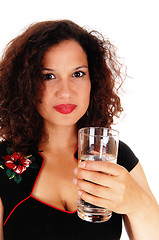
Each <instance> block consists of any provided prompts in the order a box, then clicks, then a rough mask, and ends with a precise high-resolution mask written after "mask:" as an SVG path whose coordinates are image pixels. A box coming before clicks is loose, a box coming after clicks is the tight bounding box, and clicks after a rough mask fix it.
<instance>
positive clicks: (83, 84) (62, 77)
mask: <svg viewBox="0 0 159 240" xmlns="http://www.w3.org/2000/svg"><path fill="white" fill-rule="evenodd" d="M43 77H44V90H43V94H42V98H41V102H40V103H38V106H37V108H38V112H39V114H40V115H41V116H42V117H43V119H44V123H45V126H46V125H47V126H49V125H51V126H54V127H55V126H59V125H60V126H70V125H74V124H75V123H76V122H77V121H78V120H79V119H80V118H81V117H82V116H83V115H84V114H85V112H86V111H87V108H88V105H89V99H90V90H91V82H90V76H89V69H88V61H87V56H86V53H85V52H84V50H83V49H82V47H81V46H80V45H79V43H77V42H76V41H74V40H65V41H62V42H61V43H59V44H57V45H54V46H53V47H51V48H50V49H49V50H48V51H47V52H46V53H45V55H44V59H43Z"/></svg>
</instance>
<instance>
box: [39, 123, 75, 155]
mask: <svg viewBox="0 0 159 240" xmlns="http://www.w3.org/2000/svg"><path fill="white" fill-rule="evenodd" d="M45 129H46V128H45ZM45 132H46V133H47V134H46V135H47V138H43V139H42V141H41V143H40V144H39V149H40V150H43V151H49V152H53V151H54V152H55V151H60V150H63V149H68V148H76V146H77V130H76V126H75V125H74V126H58V127H53V128H49V129H48V128H47V130H45Z"/></svg>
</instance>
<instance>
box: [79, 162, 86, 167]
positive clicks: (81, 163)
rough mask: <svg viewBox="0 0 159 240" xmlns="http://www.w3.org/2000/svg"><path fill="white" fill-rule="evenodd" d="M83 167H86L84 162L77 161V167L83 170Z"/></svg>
mask: <svg viewBox="0 0 159 240" xmlns="http://www.w3.org/2000/svg"><path fill="white" fill-rule="evenodd" d="M85 166H86V161H83V162H81V161H79V162H78V167H80V168H85Z"/></svg>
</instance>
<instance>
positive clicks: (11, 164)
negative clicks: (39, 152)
mask: <svg viewBox="0 0 159 240" xmlns="http://www.w3.org/2000/svg"><path fill="white" fill-rule="evenodd" d="M2 158H3V159H4V160H5V165H6V167H8V168H9V169H13V171H14V172H16V173H17V174H21V173H23V172H24V171H25V170H26V169H27V168H28V167H29V165H30V164H31V160H29V159H28V158H27V157H23V156H22V155H20V154H19V153H13V154H12V155H7V156H5V157H2Z"/></svg>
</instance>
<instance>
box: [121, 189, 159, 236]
mask: <svg viewBox="0 0 159 240" xmlns="http://www.w3.org/2000/svg"><path fill="white" fill-rule="evenodd" d="M124 222H125V226H126V229H127V232H128V235H129V238H130V239H131V240H141V239H144V240H150V239H151V240H157V239H158V238H159V206H158V204H157V203H155V202H154V201H153V199H152V198H151V197H150V196H149V195H148V194H146V193H145V194H143V196H142V199H141V201H140V204H138V207H137V208H136V211H134V212H133V213H131V214H129V215H125V216H124Z"/></svg>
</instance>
